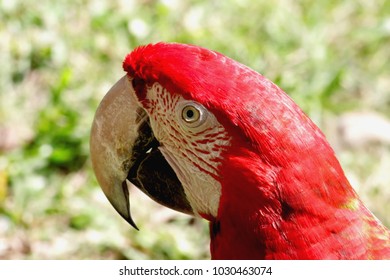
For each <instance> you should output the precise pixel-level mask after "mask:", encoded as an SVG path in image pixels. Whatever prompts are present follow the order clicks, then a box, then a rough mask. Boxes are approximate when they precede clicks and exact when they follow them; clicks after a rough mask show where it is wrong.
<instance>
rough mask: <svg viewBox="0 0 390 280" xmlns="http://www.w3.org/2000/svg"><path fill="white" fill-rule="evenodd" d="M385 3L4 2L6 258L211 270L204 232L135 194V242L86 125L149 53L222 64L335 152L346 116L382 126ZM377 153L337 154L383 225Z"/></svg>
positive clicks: (0, 193) (385, 193)
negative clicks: (196, 51) (196, 261)
mask: <svg viewBox="0 0 390 280" xmlns="http://www.w3.org/2000/svg"><path fill="white" fill-rule="evenodd" d="M389 3H390V2H389V1H386V0H377V1H364V0H358V1H352V0H348V1H340V2H337V1H309V0H301V1H288V0H278V1H249V0H228V1H206V0H200V1H195V0H192V1H180V0H160V1H158V0H142V1H136V0H132V1H125V0H114V1H109V0H73V1H65V0H59V1H50V0H41V1H40V2H39V3H38V4H37V2H36V1H32V0H26V1H21V0H15V1H11V0H1V1H0V61H1V65H2V66H1V67H0V258H31V259H36V258H39V259H41V258H43V259H45V258H48V259H51V258H59V259H63V258H65V259H66V258H89V259H93V258H128V259H138V258H142V259H144V258H145V259H148V258H154V259H171V258H178V259H191V258H208V233H207V232H208V230H207V225H206V223H204V222H202V221H199V220H196V221H195V222H194V221H193V220H192V219H191V218H189V217H186V216H181V215H179V216H177V215H175V214H172V213H171V212H169V211H168V212H164V211H167V210H164V209H163V208H161V207H159V206H156V205H154V204H153V203H151V202H149V200H148V199H145V198H143V197H142V196H141V195H136V197H134V199H135V200H141V201H142V204H139V207H138V208H137V205H136V206H133V205H132V209H133V212H134V213H135V215H136V218H138V220H137V219H136V222H137V224H139V225H141V226H142V227H141V229H142V231H141V232H136V231H135V230H132V229H131V228H130V227H129V226H128V225H127V224H125V222H124V221H122V220H121V218H120V217H119V215H117V214H116V213H115V212H114V211H113V209H111V206H110V205H109V204H108V202H107V200H106V199H105V198H104V197H103V194H102V192H101V191H100V188H99V187H98V185H97V182H96V180H95V179H94V176H93V174H92V171H91V165H90V162H89V159H88V158H89V147H88V142H89V131H90V125H91V122H92V118H93V115H94V112H95V110H96V108H97V106H98V104H99V102H100V100H101V98H102V97H103V95H104V94H105V92H106V91H107V90H108V89H109V88H110V87H111V86H112V85H113V84H114V83H115V81H116V80H118V79H119V78H120V77H121V76H122V75H123V71H122V69H121V62H122V59H123V58H124V56H125V55H126V54H127V53H128V52H129V51H131V50H132V49H133V48H134V47H136V46H137V45H140V44H146V43H150V42H157V41H177V42H183V43H191V44H197V45H202V46H204V47H207V48H210V49H214V50H217V51H219V52H222V53H224V54H226V55H228V56H230V57H232V58H234V59H236V60H238V61H240V62H242V63H244V64H246V65H248V66H250V67H252V68H254V69H255V70H257V71H259V72H260V73H262V74H263V75H265V76H266V77H268V78H270V79H271V80H273V81H274V82H275V83H277V84H278V85H279V86H281V87H282V88H283V89H284V90H285V91H286V92H288V93H289V94H290V95H291V97H292V98H293V99H294V100H295V101H296V102H297V103H298V104H299V105H300V106H301V107H302V108H303V109H304V111H305V112H306V113H307V114H308V115H310V116H311V117H312V119H313V120H314V121H315V122H317V124H318V125H320V126H321V127H322V128H323V129H324V132H325V133H326V134H327V135H329V138H330V140H331V141H332V133H331V131H332V129H329V126H330V127H333V128H334V127H336V126H337V124H335V123H334V121H333V120H334V119H335V118H336V117H337V116H340V115H342V114H343V113H345V112H348V111H351V110H369V111H376V112H379V113H381V114H384V115H387V117H390V110H389V109H390V92H389V88H390V84H389V81H390V66H389V63H388V60H389V59H388V58H389V57H390V48H389V45H390V17H389V15H390V4H389ZM371 148H372V149H371V150H370V151H374V152H373V153H367V150H366V149H365V148H364V149H363V148H361V149H360V150H359V149H358V150H356V149H349V148H347V149H341V150H339V151H338V153H339V155H340V159H341V162H342V164H343V166H344V167H346V172H347V174H348V175H351V176H352V177H353V178H355V179H356V182H357V183H358V184H359V185H361V186H362V187H361V188H360V189H359V192H360V193H361V195H362V197H363V198H364V200H365V201H366V202H367V203H368V204H369V206H370V207H371V209H372V210H373V211H375V213H376V214H377V215H378V216H379V217H380V218H381V219H382V220H383V221H384V222H385V223H386V224H387V225H390V215H389V213H390V208H389V205H390V203H389V202H390V190H389V188H390V187H389V186H390V181H389V180H387V181H386V179H380V178H386V177H383V174H384V171H381V170H387V169H386V168H384V166H388V165H387V164H389V163H388V161H386V160H385V158H386V157H385V156H384V155H386V156H387V157H389V155H390V150H389V146H388V145H387V144H383V145H376V146H375V147H371ZM378 159H379V160H378ZM385 173H386V174H387V173H388V172H387V171H386V172H385ZM372 174H375V176H378V177H375V178H373V177H372V176H373V175H372ZM367 178H368V179H367ZM387 178H388V177H387ZM132 202H133V198H132ZM145 205H147V207H145ZM143 209H145V210H143ZM156 212H157V213H167V214H166V216H164V217H160V218H159V219H156V218H153V216H151V214H150V213H156ZM167 217H168V218H167ZM3 244H5V245H3Z"/></svg>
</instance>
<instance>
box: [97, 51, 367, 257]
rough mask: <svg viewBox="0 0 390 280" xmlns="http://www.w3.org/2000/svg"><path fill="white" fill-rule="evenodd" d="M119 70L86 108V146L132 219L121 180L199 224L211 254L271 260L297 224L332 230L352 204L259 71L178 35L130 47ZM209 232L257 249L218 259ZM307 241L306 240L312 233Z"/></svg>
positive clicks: (324, 146)
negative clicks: (92, 107)
mask: <svg viewBox="0 0 390 280" xmlns="http://www.w3.org/2000/svg"><path fill="white" fill-rule="evenodd" d="M123 69H124V70H125V72H126V74H125V76H123V77H122V78H121V79H120V80H119V81H118V82H117V83H116V84H115V85H114V86H113V87H112V88H111V89H110V90H109V92H108V93H107V94H106V96H105V97H104V98H103V100H102V102H101V104H100V105H99V107H98V109H97V112H96V115H95V119H94V121H93V125H92V131H91V139H90V148H91V159H92V165H93V169H94V172H95V174H96V177H97V179H98V182H99V184H100V186H101V187H102V189H103V192H104V193H105V195H106V196H107V198H108V200H109V201H110V202H111V204H112V206H113V207H114V208H115V209H116V211H117V212H118V213H119V214H120V215H121V216H122V217H123V218H124V219H125V220H126V221H128V222H129V223H130V224H131V225H132V226H133V227H135V228H137V227H136V225H135V223H134V221H133V219H132V216H131V213H130V204H129V190H128V188H129V187H130V186H131V185H134V186H136V187H137V188H139V189H140V190H141V191H143V192H144V193H145V194H147V195H148V196H149V197H150V198H152V199H153V200H155V201H156V202H158V203H160V204H162V205H164V206H167V207H169V208H172V209H174V210H177V211H180V212H183V213H187V214H190V215H194V216H200V217H203V218H205V219H207V220H209V221H210V223H211V226H210V230H211V237H212V239H214V245H213V246H212V247H213V248H212V253H213V251H214V252H216V253H215V257H217V258H218V257H233V258H240V257H242V258H255V257H266V255H265V254H266V252H271V253H272V254H274V253H275V252H276V253H277V254H276V253H275V255H270V256H271V257H275V258H277V257H282V258H283V257H285V256H286V255H283V254H284V253H285V252H286V250H287V248H291V247H292V246H293V245H291V244H295V243H294V242H293V240H294V238H296V235H297V230H296V229H297V227H296V226H297V225H300V226H301V227H303V228H306V229H307V230H311V231H314V229H313V228H316V226H317V225H318V223H320V222H323V223H324V226H325V227H326V225H328V224H329V225H328V226H329V232H338V231H341V228H342V224H345V221H346V219H347V220H348V221H352V220H353V218H345V219H344V218H342V217H347V216H348V215H345V213H346V212H348V211H349V212H350V211H355V210H356V209H358V208H359V207H360V200H358V198H357V195H356V193H355V192H354V191H353V189H352V188H351V186H350V185H349V182H348V180H347V179H346V178H345V175H344V173H343V171H342V169H341V167H340V164H339V162H338V161H337V159H336V157H335V155H334V152H333V150H332V149H331V147H330V146H329V144H328V142H327V141H326V139H325V137H324V135H323V134H322V132H321V131H320V130H319V129H318V127H317V126H316V125H315V124H314V123H313V122H312V121H311V120H310V119H309V118H308V117H307V116H306V115H305V114H304V113H303V112H302V110H301V109H300V108H299V107H298V106H297V105H296V104H295V103H294V102H293V101H292V99H291V98H290V97H289V96H288V95H287V94H285V93H284V92H283V91H282V90H281V89H280V88H279V87H277V86H276V85H275V84H273V83H272V82H271V81H269V80H267V79H266V78H264V77H263V76H262V75H260V74H259V73H257V72H255V71H254V70H252V69H250V68H248V67H246V66H244V65H243V64H240V63H239V62H236V61H234V60H233V59H230V58H228V57H226V56H224V55H222V54H220V53H218V52H215V51H211V50H208V49H205V48H201V47H198V46H192V45H185V44H178V43H157V44H150V45H146V46H141V47H138V48H136V49H135V50H133V51H132V52H131V53H130V54H129V55H127V57H126V58H125V60H124V62H123ZM309 216H310V217H311V218H310V219H309V218H307V217H309ZM329 217H337V218H338V219H339V223H340V226H339V227H337V226H334V223H333V222H332V221H331V219H330V218H329ZM327 223H328V224H327ZM331 226H332V227H334V228H332V229H330V227H331ZM237 229H238V230H237ZM248 233H250V234H248ZM281 233H283V234H281ZM251 234H252V235H253V237H250V236H251ZM289 234H290V235H291V236H290V235H289ZM304 235H305V233H302V236H303V238H306V239H307V238H308V237H305V236H304ZM219 236H225V237H224V242H230V241H231V242H230V243H234V244H237V240H240V242H238V243H239V246H240V247H246V248H247V251H249V250H251V249H252V250H253V247H257V248H259V249H258V250H256V252H257V253H254V254H252V255H251V254H250V253H248V252H246V253H245V254H244V253H243V254H242V255H239V253H235V254H233V255H231V256H230V255H229V256H228V255H226V254H227V253H226V250H225V252H223V253H221V254H225V255H218V253H217V252H218V250H219V248H220V247H221V245H220V244H221V243H222V241H221V242H219V241H218V240H220V238H222V237H219ZM226 236H229V237H226ZM294 236H295V237H294ZM312 238H313V240H308V241H307V242H311V241H313V242H314V241H315V240H317V239H318V240H320V239H321V235H320V234H314V235H313V237H312ZM314 239H315V240H314ZM265 240H270V242H268V243H267V244H265V243H264V242H265ZM297 244H298V243H297ZM283 246H285V247H283ZM289 246H290V247H289ZM294 246H295V245H294ZM276 248H278V249H276ZM258 252H261V254H260V253H258ZM280 252H282V253H280ZM305 252H306V251H305ZM278 254H279V255H278ZM281 254H282V255H281ZM305 254H306V255H304V256H306V257H312V256H311V255H309V253H307V252H306V253H305ZM289 257H292V258H293V257H297V255H294V254H292V255H289Z"/></svg>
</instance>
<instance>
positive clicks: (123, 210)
mask: <svg viewBox="0 0 390 280" xmlns="http://www.w3.org/2000/svg"><path fill="white" fill-rule="evenodd" d="M132 90H133V87H132V86H131V84H130V82H129V80H128V78H127V77H126V76H124V77H122V78H121V79H120V80H119V81H118V82H117V83H116V84H115V85H114V86H113V87H112V88H111V89H110V90H109V91H108V93H107V94H106V96H105V97H104V98H103V100H102V101H101V103H100V105H99V107H98V109H97V111H96V114H95V119H94V121H93V124H92V130H91V138H90V150H91V160H92V167H93V170H94V171H95V175H96V178H97V180H98V182H99V184H100V186H101V188H102V190H103V192H104V194H105V195H106V197H107V198H108V200H109V201H110V202H111V204H112V206H113V207H114V208H115V210H116V211H117V212H118V213H119V214H120V215H121V216H122V217H123V218H124V219H125V220H126V221H127V222H129V224H130V225H132V226H133V227H135V228H137V226H136V225H135V223H134V221H133V220H132V218H131V214H130V205H129V192H128V189H127V184H126V183H125V180H126V177H127V173H128V171H129V166H128V164H129V159H130V157H129V154H130V151H131V148H132V147H133V145H134V142H135V140H136V137H137V133H136V127H135V126H134V125H132V124H135V123H136V117H137V114H135V113H134V112H136V110H137V108H138V107H139V106H138V104H137V102H136V100H135V95H134V94H133V93H132V92H131V91H132Z"/></svg>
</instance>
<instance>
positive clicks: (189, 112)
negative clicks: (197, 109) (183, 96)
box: [186, 110, 194, 119]
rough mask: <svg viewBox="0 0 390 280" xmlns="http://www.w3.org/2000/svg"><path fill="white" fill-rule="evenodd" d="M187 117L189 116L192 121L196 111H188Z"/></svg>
mask: <svg viewBox="0 0 390 280" xmlns="http://www.w3.org/2000/svg"><path fill="white" fill-rule="evenodd" d="M186 115H187V118H189V119H192V118H193V117H194V111H192V110H188V111H187V113H186Z"/></svg>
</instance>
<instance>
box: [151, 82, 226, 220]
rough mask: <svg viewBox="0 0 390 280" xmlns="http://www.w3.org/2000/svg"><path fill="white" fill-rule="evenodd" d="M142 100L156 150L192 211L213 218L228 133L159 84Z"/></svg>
mask: <svg viewBox="0 0 390 280" xmlns="http://www.w3.org/2000/svg"><path fill="white" fill-rule="evenodd" d="M145 100H146V102H145V103H144V102H143V105H144V108H145V110H146V111H147V113H148V115H149V118H150V123H151V126H152V130H153V133H154V135H155V137H156V138H157V140H158V141H159V142H160V147H159V149H160V151H161V153H162V154H163V156H164V157H165V159H166V160H167V161H168V163H169V164H170V166H171V167H172V169H173V170H174V171H175V173H176V175H177V177H178V178H179V180H180V182H181V184H182V185H183V188H184V191H185V193H186V195H187V199H188V201H189V202H190V204H191V206H192V208H193V210H194V212H195V213H197V214H206V215H212V216H214V217H216V216H217V213H218V206H219V199H220V196H221V184H220V182H219V171H218V168H219V166H220V164H221V161H222V158H221V155H222V152H223V151H224V150H226V149H227V147H228V146H230V142H231V141H230V140H231V139H230V136H229V135H228V133H227V132H226V130H225V128H224V127H223V126H222V125H221V124H220V123H219V122H218V121H217V119H216V118H215V116H214V115H213V114H212V113H211V112H209V111H208V110H207V109H206V108H205V107H204V106H202V105H201V104H199V103H197V102H195V101H191V100H186V99H184V98H183V97H182V96H180V95H178V94H171V93H170V92H168V91H167V90H166V89H164V88H163V87H162V86H161V85H160V84H158V83H155V84H153V86H152V87H151V88H148V89H147V93H146V98H145Z"/></svg>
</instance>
